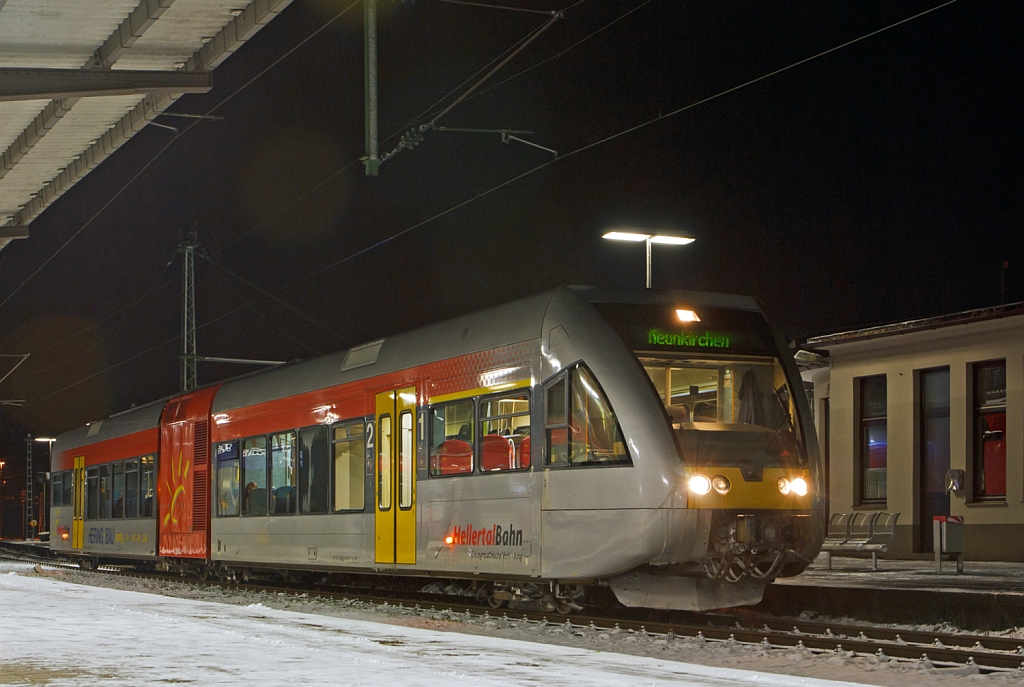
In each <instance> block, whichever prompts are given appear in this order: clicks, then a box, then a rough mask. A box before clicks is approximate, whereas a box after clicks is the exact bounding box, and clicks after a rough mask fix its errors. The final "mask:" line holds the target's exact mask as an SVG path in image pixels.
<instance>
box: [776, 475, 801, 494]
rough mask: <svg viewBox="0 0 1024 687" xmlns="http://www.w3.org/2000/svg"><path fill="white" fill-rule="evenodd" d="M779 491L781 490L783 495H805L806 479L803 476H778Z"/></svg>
mask: <svg viewBox="0 0 1024 687" xmlns="http://www.w3.org/2000/svg"><path fill="white" fill-rule="evenodd" d="M779 491H781V492H782V494H783V496H786V495H789V494H795V495H796V496H807V480H805V479H804V478H803V477H794V478H793V479H789V478H788V477H780V478H779Z"/></svg>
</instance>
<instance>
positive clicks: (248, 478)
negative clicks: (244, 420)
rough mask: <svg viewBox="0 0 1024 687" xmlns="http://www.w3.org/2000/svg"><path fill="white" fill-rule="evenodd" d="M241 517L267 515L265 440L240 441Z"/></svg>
mask: <svg viewBox="0 0 1024 687" xmlns="http://www.w3.org/2000/svg"><path fill="white" fill-rule="evenodd" d="M242 480H244V481H245V491H244V492H243V494H242V515H266V514H267V438H266V437H252V438H251V439H243V440H242Z"/></svg>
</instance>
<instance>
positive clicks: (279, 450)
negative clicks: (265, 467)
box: [270, 432, 297, 515]
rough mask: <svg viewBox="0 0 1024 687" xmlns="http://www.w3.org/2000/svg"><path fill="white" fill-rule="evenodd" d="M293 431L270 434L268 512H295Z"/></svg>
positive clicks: (273, 513)
mask: <svg viewBox="0 0 1024 687" xmlns="http://www.w3.org/2000/svg"><path fill="white" fill-rule="evenodd" d="M295 458H296V456H295V432H281V433H280V434H271V435H270V514H271V515H285V514H287V513H294V512H295V503H296V500H297V499H296V496H297V495H296V493H295V490H296V489H295V488H296V477H297V475H296V472H297V471H296V469H295V468H296V463H297V461H296V460H295Z"/></svg>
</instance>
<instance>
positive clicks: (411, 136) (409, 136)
mask: <svg viewBox="0 0 1024 687" xmlns="http://www.w3.org/2000/svg"><path fill="white" fill-rule="evenodd" d="M563 16H564V15H563V13H562V12H557V13H554V14H553V15H552V16H551V18H550V19H548V20H547V21H546V22H544V24H543V25H541V26H540V27H538V29H537V30H536V31H534V32H533V33H532V34H530V36H529V37H528V38H527V39H526V40H524V41H522V42H521V43H520V44H519V46H518V47H516V49H515V50H513V51H512V52H511V53H509V54H508V55H507V56H505V58H504V59H503V60H501V61H500V62H499V63H498V64H497V65H496V66H494V67H493V68H492V69H491V71H489V72H487V74H485V75H484V76H483V77H482V78H481V79H480V80H479V81H477V82H476V83H475V84H473V85H472V86H470V87H469V89H468V90H466V92H465V93H463V94H462V95H460V96H459V97H458V98H456V99H455V101H454V102H452V103H451V104H450V105H448V106H447V107H445V108H444V109H443V110H441V111H440V112H439V113H438V114H436V115H434V116H433V118H432V119H431V120H430V121H429V122H428V123H426V124H421V125H420V126H419V127H418V128H417V129H413V130H412V131H410V132H408V133H406V134H405V135H403V136H402V140H401V142H400V143H399V145H398V147H396V148H395V149H394V150H392V151H390V152H388V153H384V154H383V155H381V156H380V161H381V163H384V162H386V161H387V160H389V159H390V158H392V157H394V156H395V155H397V154H398V153H400V152H401V151H402V150H405V149H408V148H412V147H413V146H415V145H416V144H417V143H418V141H419V140H422V137H423V132H425V131H427V130H428V129H432V128H434V127H435V126H437V122H438V120H440V119H441V117H444V116H445V115H446V114H448V113H449V112H451V111H452V110H453V109H455V108H456V107H457V106H458V105H459V103H461V102H463V101H464V100H465V99H466V98H468V97H469V96H471V95H472V94H473V92H474V91H475V90H476V89H478V88H480V86H482V85H483V84H485V83H486V82H487V80H488V79H490V78H491V77H492V76H494V75H495V74H496V73H497V72H498V70H500V69H501V68H502V67H504V66H505V65H506V64H508V63H509V62H510V61H512V59H513V58H514V57H515V56H516V55H518V54H519V53H521V52H522V51H523V50H525V49H526V47H527V46H529V45H530V44H531V43H533V41H535V40H536V39H537V38H538V37H539V36H540V35H541V34H543V33H544V32H546V31H547V30H548V29H550V28H551V27H552V26H554V24H555V22H556V21H558V20H559V19H561V18H562V17H563Z"/></svg>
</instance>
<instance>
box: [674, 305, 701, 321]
mask: <svg viewBox="0 0 1024 687" xmlns="http://www.w3.org/2000/svg"><path fill="white" fill-rule="evenodd" d="M676 317H678V318H679V321H680V322H700V318H699V317H697V313H695V312H694V311H692V310H685V309H683V308H677V309H676Z"/></svg>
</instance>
